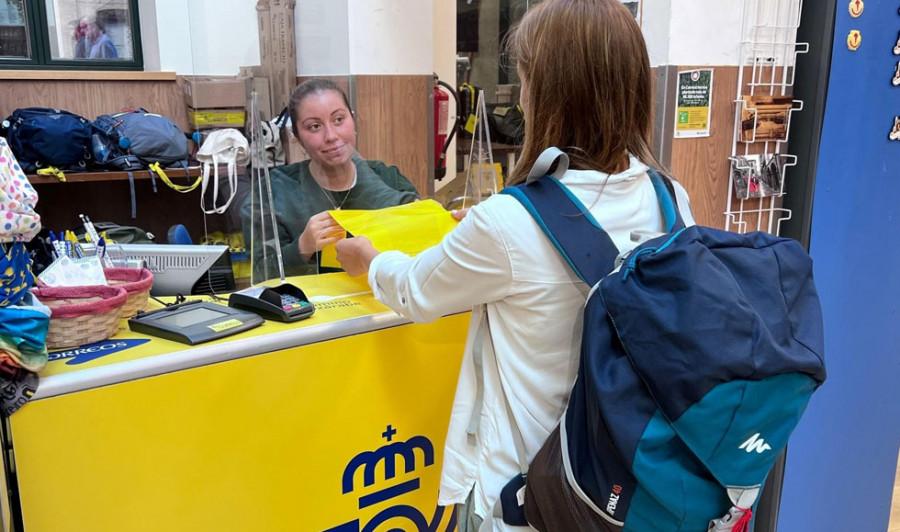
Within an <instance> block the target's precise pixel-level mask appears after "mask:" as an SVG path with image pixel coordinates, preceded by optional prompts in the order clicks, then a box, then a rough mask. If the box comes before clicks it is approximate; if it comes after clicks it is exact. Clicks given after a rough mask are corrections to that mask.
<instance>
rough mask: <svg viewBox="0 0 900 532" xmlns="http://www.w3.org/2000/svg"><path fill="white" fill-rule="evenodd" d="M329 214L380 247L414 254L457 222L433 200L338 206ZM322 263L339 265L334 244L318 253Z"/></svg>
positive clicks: (437, 242) (449, 229)
mask: <svg viewBox="0 0 900 532" xmlns="http://www.w3.org/2000/svg"><path fill="white" fill-rule="evenodd" d="M328 213H329V214H331V216H332V217H333V218H334V219H335V220H336V221H337V223H339V224H340V225H341V227H343V228H344V229H346V230H347V231H348V232H349V233H350V234H352V235H353V236H365V237H368V238H369V240H371V241H372V244H373V245H374V246H375V248H376V249H378V250H379V251H388V250H397V251H402V252H403V253H406V254H407V255H417V254H419V253H421V252H422V251H425V250H426V249H428V248H430V247H432V246H435V245H437V244H439V243H440V241H441V240H442V239H443V238H444V235H446V234H447V233H449V232H450V231H452V230H453V228H454V227H456V224H457V223H458V222H457V221H456V220H454V219H453V217H452V216H450V212H449V211H447V210H445V209H444V208H443V207H442V206H441V204H440V203H438V202H436V201H434V200H430V199H429V200H423V201H414V202H412V203H407V204H405V205H398V206H396V207H388V208H386V209H378V210H374V211H360V210H346V211H344V210H341V211H328ZM321 260H322V266H330V267H335V268H340V267H341V265H340V263H339V262H338V261H337V252H336V251H335V249H334V244H331V245H329V246H326V247H325V248H324V249H323V250H322V255H321Z"/></svg>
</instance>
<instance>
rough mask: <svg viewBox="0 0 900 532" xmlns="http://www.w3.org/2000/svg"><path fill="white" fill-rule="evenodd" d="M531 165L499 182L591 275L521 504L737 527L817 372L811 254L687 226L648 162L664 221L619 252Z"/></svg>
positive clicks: (659, 526)
mask: <svg viewBox="0 0 900 532" xmlns="http://www.w3.org/2000/svg"><path fill="white" fill-rule="evenodd" d="M560 155H562V159H563V160H562V161H560V163H559V166H560V167H562V169H563V171H564V170H565V166H567V165H566V164H565V163H566V162H567V161H566V160H565V156H564V155H563V154H561V152H558V151H557V152H556V153H555V156H557V157H558V156H560ZM547 167H549V165H548V166H547ZM557 175H562V172H557ZM535 177H536V176H531V177H529V182H527V183H526V184H523V185H519V186H517V187H510V188H507V189H505V190H504V191H503V192H504V193H506V194H510V195H512V196H513V197H515V198H516V199H517V200H519V202H521V203H522V205H524V206H525V208H526V209H527V210H528V211H529V212H530V213H531V214H532V215H533V216H534V218H535V220H536V221H537V222H538V224H539V225H540V226H541V228H542V229H543V230H544V232H545V233H546V235H547V237H548V238H549V239H550V240H551V241H552V242H553V244H554V245H555V246H556V248H557V249H558V250H559V252H560V253H561V254H562V255H563V257H565V259H566V261H567V262H568V263H569V265H570V266H571V267H572V269H573V270H574V271H575V272H576V273H577V274H578V276H579V277H580V278H581V279H582V280H583V281H584V282H585V283H587V284H588V285H589V286H591V287H592V290H591V292H590V295H589V296H588V299H587V303H586V305H585V309H584V332H583V336H582V347H581V361H580V369H579V372H578V377H577V380H576V383H575V387H574V389H573V391H572V394H571V397H570V400H569V404H568V407H567V409H566V412H565V414H564V415H563V417H562V419H561V420H560V425H559V426H558V427H557V428H556V430H554V431H553V433H552V434H551V436H550V438H549V439H548V441H547V442H546V443H545V444H544V446H543V447H542V449H541V450H540V452H539V453H538V454H537V456H536V457H535V458H534V459H533V460H532V461H531V464H530V465H529V466H528V471H527V483H526V487H525V498H524V514H525V517H526V518H527V520H528V522H529V523H530V524H531V525H532V526H534V527H535V528H537V529H538V530H541V531H544V532H556V531H566V532H572V531H588V530H590V531H595V530H601V531H617V532H618V531H622V530H625V531H635V532H653V531H660V532H675V531H702V530H715V531H719V530H734V531H738V530H746V529H747V526H748V523H749V520H750V518H751V516H752V511H753V510H754V509H755V506H756V503H757V501H758V494H759V492H760V489H761V487H762V485H763V482H764V481H765V479H766V476H767V475H768V473H769V470H770V469H771V468H772V465H773V464H774V462H775V460H776V458H777V457H778V455H779V453H781V451H782V450H783V449H784V448H785V445H786V444H787V441H788V437H789V436H790V434H791V432H792V431H793V429H794V427H795V426H796V424H797V422H798V421H799V419H800V417H801V415H802V414H803V412H804V410H805V409H806V405H807V402H808V401H809V399H810V396H811V395H812V393H813V392H814V391H815V390H816V389H817V388H818V387H819V386H820V385H821V384H822V383H823V382H824V381H825V365H824V359H823V351H824V347H823V344H824V341H823V325H822V312H821V308H820V305H819V298H818V295H817V293H816V288H815V285H814V283H813V276H812V261H811V259H810V257H809V255H808V254H807V253H806V251H805V250H804V249H803V248H802V247H801V246H800V244H799V243H798V242H796V241H794V240H791V239H787V238H779V237H776V236H772V235H770V234H766V233H760V232H757V233H750V234H746V235H741V234H735V233H731V232H727V231H721V230H716V229H711V228H708V227H701V226H691V227H687V228H685V227H684V223H683V221H682V219H681V216H680V214H679V211H678V208H677V204H676V200H675V194H674V190H673V188H672V184H671V182H670V181H668V179H667V178H664V177H662V176H660V175H659V174H658V173H656V172H655V171H652V170H651V171H650V177H651V180H652V182H653V185H654V188H655V189H656V192H657V197H658V199H659V201H660V206H661V209H662V211H663V213H664V214H665V218H666V221H667V233H666V234H664V235H662V236H659V237H656V238H653V239H651V240H649V241H647V242H645V243H643V244H641V245H639V246H638V247H637V248H635V249H634V250H632V251H631V252H630V253H628V254H627V255H626V256H624V258H623V259H618V260H617V257H618V256H619V251H618V250H617V249H616V247H615V245H614V244H613V242H612V240H611V239H610V238H609V236H608V235H607V234H606V232H604V231H603V228H602V227H600V225H599V224H598V223H597V222H596V220H595V219H594V218H593V217H592V216H591V214H590V213H589V212H588V210H587V209H586V208H585V207H584V206H583V205H582V204H581V203H580V202H579V201H578V200H577V199H576V198H575V196H573V195H572V194H571V193H570V192H569V191H568V190H567V189H566V187H565V185H563V184H562V183H561V182H560V181H558V180H557V179H556V178H554V177H552V176H543V177H538V178H535ZM521 458H522V457H520V462H521V461H522V460H521Z"/></svg>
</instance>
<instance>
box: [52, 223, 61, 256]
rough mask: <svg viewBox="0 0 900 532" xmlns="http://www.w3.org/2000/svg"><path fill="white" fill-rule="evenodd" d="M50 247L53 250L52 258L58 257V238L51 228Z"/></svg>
mask: <svg viewBox="0 0 900 532" xmlns="http://www.w3.org/2000/svg"><path fill="white" fill-rule="evenodd" d="M50 248H51V250H52V252H53V258H54V259H58V258H59V256H60V255H59V240H58V239H57V238H56V234H55V233H54V232H53V230H52V229H51V230H50Z"/></svg>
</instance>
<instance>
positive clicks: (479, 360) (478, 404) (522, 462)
mask: <svg viewBox="0 0 900 532" xmlns="http://www.w3.org/2000/svg"><path fill="white" fill-rule="evenodd" d="M486 345H487V346H490V349H491V352H492V353H494V340H493V338H492V336H491V324H490V320H489V319H488V311H487V307H486V306H484V305H482V311H481V319H480V320H479V323H478V330H477V331H476V332H475V338H474V340H473V345H472V363H473V364H474V365H475V404H474V405H473V406H472V416H471V417H470V418H469V427H468V428H467V429H466V432H468V433H469V434H472V435H475V434H476V433H477V432H478V428H479V426H480V424H481V413H482V411H483V410H484V347H485V346H486ZM494 362H495V363H496V364H497V380H498V381H500V391H501V393H500V395H501V400H502V401H503V404H504V405H506V415H507V417H508V418H509V425H510V429H511V432H512V439H513V445H515V447H516V459H517V460H518V462H519V470H520V471H521V472H522V476H527V475H528V455H527V454H526V453H525V440H523V439H522V431H520V430H519V425H518V423H516V418H515V417H513V412H512V407H511V406H510V404H509V399H508V398H507V396H506V388H505V387H504V386H503V377H502V376H501V375H500V361H499V360H497V355H496V354H494Z"/></svg>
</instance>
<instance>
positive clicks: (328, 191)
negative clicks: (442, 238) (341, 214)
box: [242, 79, 419, 281]
mask: <svg viewBox="0 0 900 532" xmlns="http://www.w3.org/2000/svg"><path fill="white" fill-rule="evenodd" d="M290 113H291V122H292V123H293V133H294V136H295V137H296V138H297V140H298V141H299V142H300V145H301V146H302V147H303V149H304V150H306V152H307V153H308V154H309V159H308V160H306V161H302V162H299V163H294V164H289V165H287V166H282V167H278V168H274V169H272V171H271V173H270V175H269V179H270V181H271V183H272V196H273V205H274V210H275V218H276V225H277V231H278V239H279V241H280V243H281V248H282V256H283V261H284V267H285V273H286V274H287V275H305V274H311V273H316V272H317V271H336V270H330V269H327V268H322V269H320V268H319V267H318V254H319V252H320V251H321V250H322V248H323V247H325V246H327V245H328V244H332V243H334V242H336V241H338V240H340V239H341V238H343V235H344V232H343V230H342V229H341V228H340V226H339V225H338V224H337V222H335V220H334V219H333V218H332V217H331V215H329V214H328V212H327V211H329V210H338V209H380V208H384V207H392V206H395V205H400V204H403V203H409V202H411V201H415V200H416V199H418V197H419V196H418V193H417V192H416V188H415V186H414V185H413V184H412V183H411V182H410V181H409V180H408V179H407V178H406V177H404V176H403V175H401V174H400V171H399V170H398V169H397V168H396V167H395V166H387V165H385V164H384V163H382V162H381V161H369V160H365V159H363V158H362V157H360V156H359V153H358V152H357V151H356V117H355V115H354V113H353V111H352V110H351V109H350V103H349V100H348V99H347V95H346V94H344V91H342V90H341V89H340V87H338V86H337V85H336V84H334V83H333V82H332V81H329V80H325V79H311V80H308V81H305V82H303V83H301V84H300V85H299V86H297V87H296V88H295V89H294V90H293V92H292V93H291V100H290ZM250 202H251V200H250V197H248V198H247V200H246V201H245V202H244V205H243V208H242V217H243V226H244V238H245V241H246V242H250V239H249V238H247V237H248V235H249V234H250V228H251V220H250ZM264 220H265V222H269V220H270V218H269V216H265V217H264ZM254 221H255V222H256V223H257V224H258V223H259V222H260V218H259V217H257V218H256V220H254ZM254 232H255V233H259V232H258V231H254ZM257 237H258V235H257ZM252 249H253V254H254V259H257V260H259V258H260V257H261V255H262V246H261V245H255V246H253V248H252ZM258 270H259V268H258V267H256V266H255V267H254V271H258ZM275 271H276V272H277V268H275ZM272 272H273V268H272V266H271V265H267V266H266V273H267V274H268V276H269V277H271V276H272ZM254 281H257V279H255V278H254Z"/></svg>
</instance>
